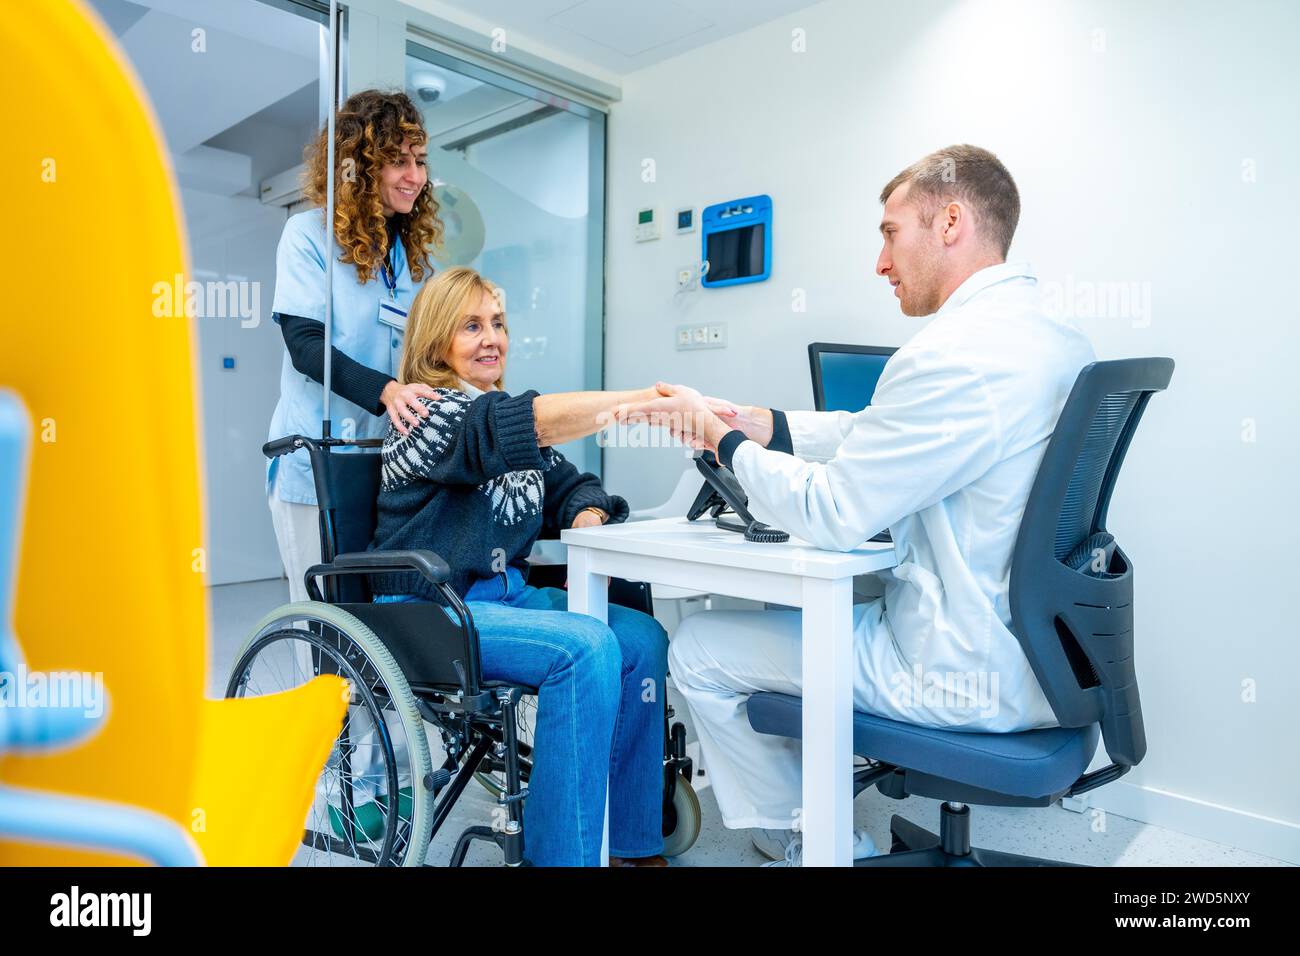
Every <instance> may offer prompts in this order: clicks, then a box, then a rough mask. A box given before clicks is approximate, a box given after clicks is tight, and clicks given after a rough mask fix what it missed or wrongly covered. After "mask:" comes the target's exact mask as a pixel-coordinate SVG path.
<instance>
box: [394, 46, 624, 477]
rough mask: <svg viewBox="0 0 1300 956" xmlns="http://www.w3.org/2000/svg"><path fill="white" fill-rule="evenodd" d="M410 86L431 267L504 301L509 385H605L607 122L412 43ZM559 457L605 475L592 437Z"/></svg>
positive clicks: (516, 388) (546, 388) (515, 388)
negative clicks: (458, 268) (433, 239)
mask: <svg viewBox="0 0 1300 956" xmlns="http://www.w3.org/2000/svg"><path fill="white" fill-rule="evenodd" d="M406 86H407V91H408V92H409V93H410V95H411V97H412V98H413V99H414V100H415V102H416V103H417V105H419V106H420V108H421V111H422V112H423V114H424V121H425V125H426V127H427V129H428V131H429V176H430V179H431V180H433V182H434V184H435V195H436V196H437V198H438V201H439V203H440V204H441V206H442V209H441V218H442V219H443V223H444V227H445V230H446V242H445V245H444V248H443V251H442V254H441V256H440V257H439V258H438V259H437V260H436V263H437V265H438V267H439V268H446V267H449V266H453V265H465V266H470V267H471V268H473V269H476V270H478V271H479V272H481V273H482V274H483V275H484V276H485V277H487V278H488V279H491V280H492V281H493V282H495V283H496V284H497V285H499V286H501V288H502V289H503V290H504V292H505V299H506V313H507V320H508V322H509V326H510V353H509V357H508V359H507V362H506V387H507V388H508V389H509V390H510V391H511V392H516V393H517V392H521V391H525V390H527V389H530V388H535V389H537V390H538V391H539V392H562V391H576V390H580V389H598V388H600V387H601V384H602V348H603V345H602V314H603V289H604V283H603V266H604V247H603V236H604V226H605V224H604V216H605V179H604V175H605V116H604V114H603V113H601V112H600V111H598V110H593V109H589V108H588V107H586V106H583V105H581V104H577V103H573V102H570V101H568V100H564V99H561V98H559V97H556V96H554V95H551V94H549V93H546V92H544V91H542V90H540V89H537V88H535V87H532V86H529V85H527V84H525V83H522V82H519V81H517V80H515V79H513V78H510V77H505V76H502V75H499V74H496V73H492V72H490V71H488V70H485V69H483V68H481V67H479V66H477V65H475V64H471V63H467V62H465V61H462V60H458V59H456V58H455V57H452V56H449V55H447V54H445V53H442V52H440V51H436V50H431V49H429V48H428V47H424V46H422V45H420V44H418V43H416V42H413V41H412V42H410V43H408V44H407V56H406ZM560 450H561V452H562V453H563V454H564V455H565V457H567V458H568V459H569V460H570V461H572V462H573V463H574V464H575V465H576V466H577V467H578V468H579V469H581V470H584V471H591V472H594V473H595V474H600V464H601V462H600V449H599V447H598V446H597V443H596V441H595V439H594V438H589V439H586V440H585V441H581V442H573V443H570V444H568V445H565V446H562V447H561V449H560Z"/></svg>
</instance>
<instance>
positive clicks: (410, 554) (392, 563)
mask: <svg viewBox="0 0 1300 956" xmlns="http://www.w3.org/2000/svg"><path fill="white" fill-rule="evenodd" d="M334 567H335V568H337V569H339V570H340V571H418V572H420V575H421V577H423V578H424V579H425V580H426V581H428V582H429V583H430V584H446V583H447V582H448V581H449V580H450V579H451V568H450V567H449V566H448V565H447V562H446V561H444V560H443V558H442V556H441V555H439V554H437V553H436V552H433V551H349V552H348V553H347V554H340V555H339V556H338V557H336V558H335V559H334Z"/></svg>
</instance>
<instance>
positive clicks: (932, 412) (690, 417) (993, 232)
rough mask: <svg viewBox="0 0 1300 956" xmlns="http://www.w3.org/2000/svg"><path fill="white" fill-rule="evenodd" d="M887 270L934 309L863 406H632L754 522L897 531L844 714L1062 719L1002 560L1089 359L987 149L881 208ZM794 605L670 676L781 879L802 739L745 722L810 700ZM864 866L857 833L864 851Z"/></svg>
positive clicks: (863, 630) (848, 536)
mask: <svg viewBox="0 0 1300 956" xmlns="http://www.w3.org/2000/svg"><path fill="white" fill-rule="evenodd" d="M880 200H881V202H882V203H883V204H884V213H883V217H882V220H881V223H880V232H881V236H882V238H883V241H884V244H883V248H882V249H881V252H880V257H879V259H878V260H877V261H876V272H877V274H879V275H881V276H884V277H885V278H886V279H888V280H889V283H890V285H892V286H893V287H894V294H895V295H896V296H897V297H898V299H899V303H900V305H901V307H902V310H903V312H904V313H905V314H907V315H913V316H933V318H932V319H931V320H930V321H929V323H928V324H926V326H925V327H924V328H923V329H921V331H920V332H918V333H917V334H916V335H915V336H914V337H913V338H912V339H911V340H910V341H909V342H908V343H907V344H906V345H904V346H903V347H902V348H900V349H899V350H898V352H897V353H895V355H894V356H893V357H892V358H891V359H890V360H889V363H888V364H887V365H886V366H885V369H884V373H883V374H882V375H881V378H880V382H879V384H878V386H877V388H876V391H875V395H874V397H873V398H872V402H871V405H870V406H869V407H867V408H865V409H863V410H862V411H860V412H857V413H852V414H851V413H848V412H788V413H782V412H780V411H777V410H773V409H768V408H761V407H757V406H741V405H735V404H734V403H731V402H727V401H723V400H719V399H710V398H705V397H703V396H701V395H700V393H699V392H697V391H695V390H693V389H690V388H687V387H685V386H680V385H678V386H670V385H665V386H662V387H661V392H663V393H664V395H665V397H664V398H661V399H659V400H657V401H653V402H649V403H645V404H642V405H638V406H629V407H627V408H626V409H623V410H621V412H620V414H621V415H622V416H623V417H624V418H632V419H634V420H635V419H637V418H640V417H642V416H645V417H649V418H650V420H651V421H657V422H660V423H662V424H666V425H669V426H670V427H672V428H673V429H674V431H675V432H676V433H677V434H678V436H679V437H680V438H682V439H683V440H684V441H687V442H689V443H691V444H693V445H694V446H695V447H697V448H708V449H710V450H713V451H714V452H715V453H716V454H717V455H718V458H719V460H721V461H722V462H723V463H724V464H727V465H729V466H730V467H731V468H732V469H733V471H734V472H735V474H736V476H737V477H738V478H739V480H740V483H741V484H742V485H743V486H744V488H745V490H746V492H747V493H748V495H749V508H750V510H751V511H752V512H753V514H754V517H755V518H757V519H758V520H760V521H763V522H766V523H768V524H770V525H772V526H773V527H776V528H781V529H783V530H786V531H789V532H790V534H792V535H794V536H795V537H798V538H802V539H804V540H805V541H808V542H811V543H812V544H815V545H817V546H818V547H821V548H828V549H832V550H837V551H846V550H850V549H852V548H855V547H858V546H859V545H861V544H863V543H864V542H866V541H867V540H868V539H869V538H871V537H872V536H873V535H875V534H876V533H878V532H879V531H881V530H883V529H885V528H888V529H889V530H890V532H891V533H892V535H893V539H894V548H895V551H896V553H897V559H898V565H897V567H896V568H894V569H893V571H892V572H889V573H886V574H885V575H883V582H882V583H883V589H884V596H883V597H882V598H878V599H876V600H873V601H871V602H869V603H866V604H859V605H857V606H856V607H855V608H854V616H853V621H854V628H855V658H856V662H855V670H854V675H853V678H854V681H853V683H854V705H855V707H856V708H857V709H859V710H863V711H867V712H870V713H874V714H879V715H882V716H885V717H888V718H891V719H894V720H900V721H907V722H910V723H915V724H922V725H926V726H932V727H949V728H956V727H960V728H965V729H970V730H986V731H1017V730H1026V729H1030V728H1036V727H1047V726H1054V725H1055V723H1056V721H1055V718H1054V716H1053V714H1052V711H1051V708H1050V706H1049V705H1048V703H1047V700H1046V698H1045V697H1044V696H1043V693H1042V690H1041V689H1040V688H1039V686H1038V682H1037V680H1036V679H1035V677H1034V675H1033V673H1032V671H1031V670H1030V667H1029V663H1028V661H1027V660H1026V658H1025V656H1024V653H1023V652H1022V651H1021V649H1020V645H1019V644H1018V643H1017V641H1016V638H1015V636H1014V635H1013V634H1012V633H1011V631H1010V630H1009V626H1010V623H1011V616H1010V611H1009V609H1008V603H1007V591H1008V581H1009V575H1010V564H1011V552H1012V548H1013V546H1014V544H1015V539H1016V533H1017V531H1018V529H1019V526H1020V519H1021V516H1022V514H1023V513H1024V509H1025V503H1026V500H1027V498H1028V495H1029V489H1030V485H1031V484H1032V482H1033V480H1034V475H1035V472H1036V471H1037V468H1038V464H1039V461H1040V460H1041V458H1042V455H1043V451H1044V449H1045V448H1046V446H1047V441H1048V438H1049V437H1050V436H1051V434H1052V430H1053V428H1054V427H1055V425H1056V421H1057V418H1058V416H1059V415H1060V412H1061V408H1062V406H1063V404H1064V402H1065V399H1066V396H1067V395H1068V394H1069V392H1070V388H1071V386H1073V384H1074V381H1075V378H1076V377H1077V375H1078V373H1079V370H1080V369H1081V368H1082V367H1083V366H1084V365H1086V364H1087V363H1088V362H1091V361H1092V360H1093V357H1094V356H1093V351H1092V347H1091V345H1090V344H1089V342H1088V340H1087V338H1085V336H1084V335H1083V333H1082V332H1080V331H1079V329H1078V328H1076V327H1075V326H1074V325H1072V324H1070V323H1068V322H1066V321H1063V320H1062V319H1060V318H1055V317H1052V316H1049V315H1048V314H1046V313H1045V312H1044V311H1043V310H1042V308H1041V307H1040V303H1039V296H1038V294H1037V292H1036V280H1035V278H1034V276H1033V274H1032V272H1031V271H1030V269H1029V266H1028V264H1026V263H1008V262H1006V261H1005V259H1006V254H1007V250H1008V248H1009V247H1010V245H1011V237H1012V235H1013V233H1014V232H1015V228H1016V222H1017V220H1018V218H1019V214H1020V199H1019V195H1018V193H1017V190H1016V186H1015V182H1014V181H1013V180H1012V178H1011V175H1010V173H1009V172H1007V169H1006V167H1004V166H1003V165H1002V163H1001V162H1000V161H999V160H998V159H997V157H996V156H994V155H993V154H992V153H990V152H988V151H986V150H983V149H979V148H977V147H974V146H966V145H962V146H952V147H949V148H947V149H943V150H939V151H938V152H935V153H932V154H931V155H929V156H926V157H925V158H924V159H922V160H920V161H919V162H917V163H915V164H913V165H912V166H909V167H908V168H907V169H905V170H903V171H902V172H901V173H899V174H898V175H897V176H895V177H894V178H893V179H892V180H890V182H889V183H888V184H887V185H886V186H885V188H884V190H883V192H882V193H881V195H880ZM800 651H801V647H800V618H799V612H798V611H793V610H770V611H721V610H719V611H705V612H703V613H700V614H696V615H693V616H691V617H688V618H687V619H686V620H684V621H683V622H682V624H681V626H680V627H679V628H678V629H677V632H676V634H675V635H674V636H673V639H672V643H671V645H670V650H669V669H670V671H671V673H672V675H673V682H674V684H675V685H676V686H677V688H678V690H679V691H680V692H681V694H682V696H683V697H684V698H685V699H686V702H687V704H688V706H689V707H690V711H691V715H692V717H693V718H694V723H695V730H696V732H697V733H698V735H699V739H700V746H701V748H702V757H703V763H704V766H705V767H706V768H707V770H708V775H709V779H710V780H711V781H712V785H713V790H714V793H715V794H716V797H717V801H718V807H719V809H720V810H721V812H722V818H723V822H724V823H725V824H726V825H727V826H728V827H732V828H741V827H748V828H755V843H756V845H758V846H759V849H761V850H763V851H764V852H765V853H766V854H767V855H769V856H772V857H773V858H774V859H775V858H778V857H782V856H783V857H784V858H785V861H786V862H787V863H789V864H791V865H794V864H796V863H797V861H798V858H799V843H798V837H797V835H795V834H794V833H793V832H792V828H793V826H794V823H795V820H796V816H795V815H796V808H797V807H798V806H799V804H800V798H801V788H800V783H801V781H800V744H799V742H798V741H797V740H789V739H785V738H781V737H775V736H766V735H762V734H759V733H756V732H755V731H754V730H752V729H751V728H750V726H749V722H748V719H747V716H746V702H747V700H748V698H749V695H750V694H753V693H755V692H758V691H775V692H778V693H783V694H795V695H797V694H800V693H801V679H800ZM871 852H873V847H872V845H871V841H870V838H869V837H867V836H866V834H865V833H859V834H857V844H856V846H855V855H856V856H864V855H870V853H871Z"/></svg>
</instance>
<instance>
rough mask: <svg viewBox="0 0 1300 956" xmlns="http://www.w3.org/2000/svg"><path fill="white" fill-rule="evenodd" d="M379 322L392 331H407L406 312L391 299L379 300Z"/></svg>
mask: <svg viewBox="0 0 1300 956" xmlns="http://www.w3.org/2000/svg"><path fill="white" fill-rule="evenodd" d="M379 321H380V322H381V323H383V324H384V325H386V326H388V327H389V328H390V329H397V331H399V332H405V331H406V310H405V309H403V308H402V307H401V306H400V305H398V304H397V303H396V302H393V301H392V300H390V299H380V300H379Z"/></svg>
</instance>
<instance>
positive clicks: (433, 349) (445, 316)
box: [398, 266, 509, 389]
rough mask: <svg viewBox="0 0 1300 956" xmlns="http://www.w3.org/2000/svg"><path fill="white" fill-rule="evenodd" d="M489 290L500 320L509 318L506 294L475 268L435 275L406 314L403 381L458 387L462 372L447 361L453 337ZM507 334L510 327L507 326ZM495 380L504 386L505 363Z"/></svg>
mask: <svg viewBox="0 0 1300 956" xmlns="http://www.w3.org/2000/svg"><path fill="white" fill-rule="evenodd" d="M484 292H486V293H488V294H489V295H491V296H492V297H493V298H494V299H496V301H497V306H498V307H499V308H500V310H501V311H500V316H501V321H502V322H505V319H506V306H505V296H504V294H503V293H502V291H501V288H500V286H498V285H496V284H495V283H494V282H491V281H489V280H487V279H485V278H483V277H482V276H481V275H479V274H478V273H477V272H475V271H474V270H473V269H467V268H464V267H463V266H458V267H456V268H454V269H448V270H447V271H446V272H442V273H439V274H438V275H436V276H434V277H433V278H432V279H430V280H429V281H428V282H426V283H425V284H424V286H423V287H422V288H421V289H420V291H419V292H418V293H416V296H415V301H414V302H412V303H411V311H410V314H409V315H407V317H406V339H405V341H404V342H403V344H402V364H401V367H400V368H399V369H398V377H399V379H400V380H401V382H402V383H403V384H406V383H408V382H420V383H422V384H424V385H428V386H430V387H431V388H455V389H459V388H460V387H461V385H460V376H458V375H457V374H456V370H455V369H453V368H452V367H451V366H450V365H448V364H447V355H448V353H449V352H450V351H451V343H452V340H453V339H455V337H456V332H457V330H459V329H460V324H461V322H462V321H463V320H464V318H465V316H466V315H468V314H469V313H470V311H471V310H473V309H476V308H477V307H478V303H479V300H480V299H481V298H482V297H483V293H484ZM506 331H507V334H509V327H508V326H507V330H506ZM501 373H502V374H501V376H500V377H499V378H498V379H497V380H496V382H494V383H493V384H494V385H496V387H497V388H501V387H503V382H504V381H505V367H504V365H503V366H502V369H501Z"/></svg>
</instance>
